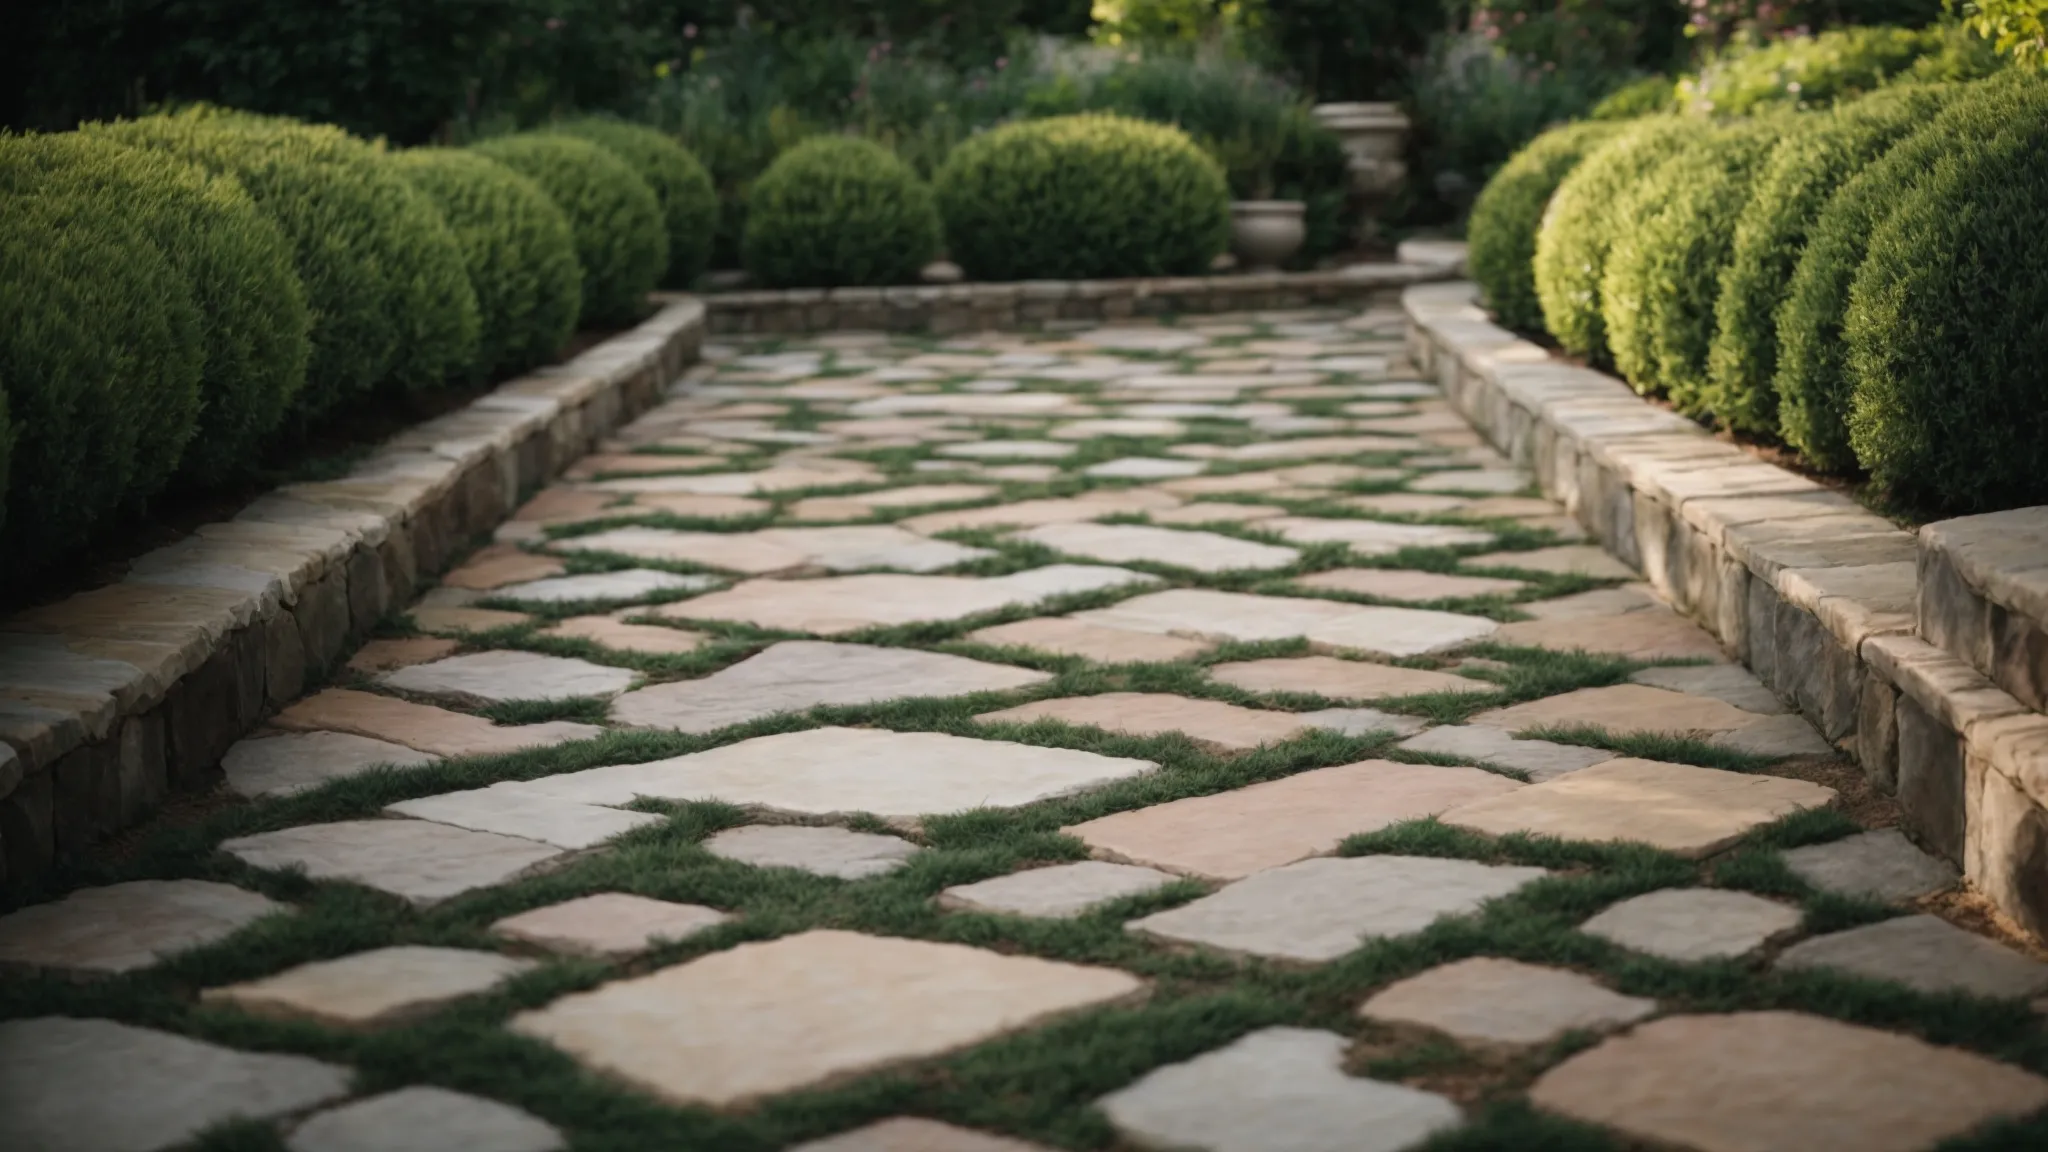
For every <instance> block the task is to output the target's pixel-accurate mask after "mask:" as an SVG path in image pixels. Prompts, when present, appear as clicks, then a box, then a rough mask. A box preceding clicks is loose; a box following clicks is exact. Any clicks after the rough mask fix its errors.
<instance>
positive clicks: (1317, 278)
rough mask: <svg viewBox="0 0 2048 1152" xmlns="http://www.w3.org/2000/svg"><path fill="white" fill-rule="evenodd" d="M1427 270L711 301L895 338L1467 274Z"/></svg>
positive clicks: (810, 292) (1318, 296)
mask: <svg viewBox="0 0 2048 1152" xmlns="http://www.w3.org/2000/svg"><path fill="white" fill-rule="evenodd" d="M1414 251H1416V252H1417V253H1418V254H1419V257H1420V258H1422V259H1423V260H1424V262H1418V263H1399V264H1354V265H1352V266H1350V267H1348V268H1339V269H1335V270H1332V271H1328V272H1266V273H1250V274H1246V275H1243V276H1185V277H1165V278H1159V279H1151V280H1025V281H1019V282H1015V283H1004V284H944V285H939V284H924V285H915V286H904V287H897V288H791V289H786V290H783V291H775V292H724V293H719V294H717V295H712V296H707V297H705V298H704V301H705V305H706V306H707V307H708V308H709V309H710V326H711V331H712V332H715V333H749V334H761V335H768V334H775V333H791V334H795V333H801V332H823V331H829V330H831V329H835V328H853V329H866V330H881V331H889V332H932V333H936V334H939V335H945V334H949V333H954V332H982V331H991V330H995V331H1014V330H1019V329H1036V328H1044V327H1047V326H1049V325H1050V326H1057V325H1058V324H1060V323H1061V322H1063V321H1064V322H1072V323H1077V324H1083V323H1085V324H1094V323H1100V322H1103V321H1107V320H1127V319H1130V318H1132V317H1135V316H1162V315H1168V314H1173V313H1193V312H1254V311H1260V310H1265V309H1277V308H1307V307H1315V306H1319V305H1331V304H1340V305H1341V304H1369V303H1374V302H1382V303H1389V304H1390V303H1392V302H1393V299H1394V293H1395V292H1396V291H1397V290H1399V289H1401V288H1405V287H1407V286H1408V285H1411V284H1420V283H1425V282H1428V281H1432V280H1448V279H1450V278H1451V277H1453V276H1456V275H1457V274H1458V272H1457V268H1456V266H1455V265H1454V264H1449V263H1443V262H1440V254H1438V253H1435V252H1432V251H1427V250H1425V249H1420V248H1418V249H1415V250H1414Z"/></svg>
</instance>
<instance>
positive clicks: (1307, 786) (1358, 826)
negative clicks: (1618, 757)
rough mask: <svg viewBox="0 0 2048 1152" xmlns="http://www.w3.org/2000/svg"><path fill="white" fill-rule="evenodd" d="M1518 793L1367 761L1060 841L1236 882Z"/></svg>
mask: <svg viewBox="0 0 2048 1152" xmlns="http://www.w3.org/2000/svg"><path fill="white" fill-rule="evenodd" d="M1520 787H1522V785H1521V784H1519V783H1517V782H1515V781H1513V780H1509V779H1508V778H1506V777H1504V776H1498V775H1495V774H1494V773H1491V772H1484V771H1481V770H1480V769H1477V768H1439V767H1435V766H1433V765H1428V764H1398V763H1395V762H1393V761H1391V760H1366V761H1363V762H1361V763H1358V764H1345V765H1341V766H1338V767H1334V768H1317V769H1314V770H1312V771H1308V772H1301V773H1297V774H1296V775H1293V776H1288V777H1284V778H1282V779H1279V780H1267V781H1264V782H1262V783H1258V784H1253V785H1250V786H1248V787H1244V788H1238V789H1236V790H1234V791H1230V792H1218V793H1215V794H1213V795H1209V796H1190V797H1187V798H1186V799H1182V800H1174V801H1170V802H1168V803H1165V804H1154V805H1152V806H1151V807H1149V808H1138V809H1134V810H1132V811H1129V812H1117V813H1114V814H1112V815H1109V816H1104V817H1101V818H1099V819H1095V820H1090V821H1088V822H1087V823H1085V824H1076V825H1074V826H1072V827H1070V828H1065V829H1062V831H1064V832H1066V833H1067V834H1068V835H1070V836H1074V837H1076V838H1077V839H1079V840H1080V841H1081V842H1082V843H1084V844H1086V845H1088V847H1089V848H1090V849H1091V850H1093V851H1094V852H1095V853H1096V854H1097V855H1099V856H1103V857H1106V858H1108V859H1111V860H1119V861H1123V862H1125V863H1132V864H1149V865H1151V866H1153V867H1155V868H1164V869H1167V870H1168V871H1172V872H1178V873H1181V874H1183V875H1187V876H1196V877H1200V878H1203V879H1211V880H1236V879H1238V878H1240V877H1244V876H1249V875H1251V874H1252V873H1254V872H1261V871H1264V870H1266V869H1268V868H1277V867H1279V866H1280V865H1282V864H1291V863H1293V862H1294V861H1296V860H1301V859H1303V858H1305V857H1309V856H1319V855H1322V854H1324V853H1328V852H1334V851H1336V850H1337V846H1338V845H1339V844H1341V843H1343V842H1344V839H1345V837H1347V836H1352V835H1356V834H1359V833H1363V832H1377V831H1379V830H1380V829H1382V828H1385V827H1387V826H1388V825H1390V824H1397V823H1400V822H1401V821H1403V820H1414V819H1418V818H1420V817H1424V816H1434V815H1435V814H1437V813H1438V812H1441V811H1443V810H1444V809H1446V808H1453V807H1456V806H1457V805H1459V804H1463V803H1465V802H1466V801H1469V800H1476V799H1478V798H1480V797H1483V796H1497V795H1500V794H1502V793H1505V792H1512V791H1514V790H1515V789H1517V788H1520Z"/></svg>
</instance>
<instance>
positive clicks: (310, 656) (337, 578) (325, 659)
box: [292, 568, 349, 670]
mask: <svg viewBox="0 0 2048 1152" xmlns="http://www.w3.org/2000/svg"><path fill="white" fill-rule="evenodd" d="M292 615H293V616H294V617H296V618H297V620H298V623H299V643H300V644H301V645H302V646H303V647H304V649H305V653H306V666H307V667H308V668H311V669H315V670H322V669H325V668H327V666H328V665H330V664H332V663H333V662H334V661H335V660H336V659H337V658H339V657H340V656H341V651H342V648H343V646H345V645H346V644H347V643H348V628H349V607H348V575H347V573H346V572H344V571H342V570H341V569H338V568H337V569H330V570H329V571H328V573H327V575H325V576H323V577H321V578H320V579H319V580H317V581H315V582H314V583H313V584H311V585H309V586H308V587H307V588H306V590H305V591H304V592H302V593H300V594H299V602H298V603H297V604H296V605H294V606H293V609H292Z"/></svg>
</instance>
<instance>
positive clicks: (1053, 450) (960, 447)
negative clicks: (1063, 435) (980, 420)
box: [938, 440, 1080, 460]
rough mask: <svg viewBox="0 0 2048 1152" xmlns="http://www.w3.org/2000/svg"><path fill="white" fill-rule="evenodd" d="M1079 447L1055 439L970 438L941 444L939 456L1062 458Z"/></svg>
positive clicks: (1024, 458) (986, 458)
mask: <svg viewBox="0 0 2048 1152" xmlns="http://www.w3.org/2000/svg"><path fill="white" fill-rule="evenodd" d="M1079 450H1080V449H1079V447H1078V446H1076V445H1074V444H1069V443H1066V442H1064V441H1055V440H970V441H968V442H966V443H964V444H942V445H940V446H939V448H938V454H939V455H941V456H952V457H958V458H960V459H964V460H1064V459H1066V458H1067V457H1069V456H1072V455H1073V454H1074V453H1075V452H1077V451H1079Z"/></svg>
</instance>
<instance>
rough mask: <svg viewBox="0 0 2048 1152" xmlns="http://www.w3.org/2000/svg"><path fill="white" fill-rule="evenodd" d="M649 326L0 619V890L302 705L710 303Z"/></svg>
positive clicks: (657, 392) (561, 455)
mask: <svg viewBox="0 0 2048 1152" xmlns="http://www.w3.org/2000/svg"><path fill="white" fill-rule="evenodd" d="M659 302H660V304H661V308H660V310H659V311H658V312H656V313H655V315H654V316H653V317H651V318H650V319H648V320H647V321H646V322H644V323H642V324H641V325H640V326H639V327H637V328H634V329H632V330H631V331H629V332H623V333H621V334H619V335H617V336H614V337H612V338H611V339H609V340H606V341H604V342H602V343H600V344H597V345H596V346H594V347H592V348H590V349H588V350H586V351H584V352H582V353H580V354H578V355H577V356H575V357H573V358H571V359H569V360H567V361H564V362H563V363H560V364H555V365H551V366H549V367H546V368H541V369H539V370H537V371H535V372H533V373H532V374H530V375H527V376H523V377H520V378H519V379H516V380H512V381H509V382H507V383H505V384H503V385H501V386H500V387H498V388H496V389H494V390H493V391H492V392H491V393H490V394H489V395H486V396H483V397H480V398H479V399H477V400H476V401H474V402H473V403H471V404H469V405H468V406H466V407H464V408H462V409H459V410H457V411H454V412H450V413H447V414H446V415H443V416H439V417H436V418H435V419H432V420H428V421H426V422H424V423H422V424H420V425H418V426H417V427H414V428H412V429H410V430H409V431H407V432H405V433H403V434H401V435H399V436H397V437H395V438H393V439H392V440H390V441H389V442H387V443H386V444H384V445H383V446H382V447H381V448H379V449H377V451H375V452H374V453H372V454H370V455H369V456H368V457H366V458H364V459H363V460H362V461H361V462H359V463H358V464H356V466H355V467H354V468H352V469H350V471H349V473H348V475H346V476H343V477H341V478H340V479H336V480H330V481H321V482H315V483H306V484H291V485H287V486H285V487H283V488H280V489H278V490H277V491H275V492H272V493H270V494H269V495H266V496H264V497H262V498H260V499H258V500H257V501H255V502H254V503H252V504H250V505H249V506H248V507H247V508H244V509H243V510H242V511H241V512H240V513H238V514H237V515H236V516H235V517H234V518H233V519H232V520H229V521H226V522H224V523H219V524H208V525H206V526H204V527H201V528H199V529H197V530H196V531H194V532H193V533H192V534H191V535H190V536H188V537H186V538H185V539H182V540H179V541H178V542H177V543H175V544H172V545H170V546H168V547H165V548H161V549H158V550H157V551H155V552H151V553H149V554H147V555H144V556H142V557H141V558H139V559H137V560H136V561H135V562H134V564H133V565H132V567H131V569H130V571H129V572H128V574H127V575H126V576H125V577H124V578H123V579H122V580H120V581H119V582H117V583H113V584H108V585H106V586H105V587H102V588H95V589H93V590H91V591H88V592H82V593H80V594H78V595H76V596H72V597H70V598H68V599H65V600H61V601H57V602H55V603H51V604H47V605H43V606H41V607H38V608H34V609H31V610H28V611H25V612H19V613H16V614H14V615H12V616H9V617H7V618H6V619H4V620H0V885H9V884H14V885H18V884H21V883H25V882H29V881H32V880H33V879H34V878H35V877H37V876H39V875H41V874H42V873H44V872H45V871H47V870H48V869H49V868H50V867H51V865H52V863H53V862H55V861H57V860H60V859H65V858H70V857H75V856H76V855H78V854H79V853H80V852H81V851H82V850H83V849H85V848H86V847H88V846H90V845H91V844H92V842H93V841H95V840H97V839H98V838H100V837H102V836H104V835H106V834H108V833H110V832H113V831H115V830H117V829H120V828H123V827H126V826H128V825H130V824H133V823H135V822H136V821H137V820H139V819H140V818H141V817H142V816H143V814H144V813H146V812H147V811H149V810H150V809H151V808H152V807H154V806H155V805H156V804H157V803H158V802H159V801H160V800H161V799H162V798H163V796H164V795H165V794H166V793H167V792H168V791H169V790H170V789H173V788H177V787H180V786H181V785H186V784H190V783H193V782H195V781H196V780H197V779H198V778H199V775H200V774H201V773H204V772H206V771H207V770H209V769H211V768H212V767H213V766H214V765H215V764H218V763H219V762H220V759H221V756H222V754H223V753H225V752H226V751H227V749H228V747H229V745H231V744H233V743H234V742H235V741H236V740H238V739H240V738H241V737H242V736H243V735H244V734H246V733H247V732H248V731H249V730H250V729H252V728H254V727H255V726H256V724H257V722H258V721H259V720H261V719H262V718H263V716H264V715H265V714H267V713H268V712H269V711H270V710H271V709H273V708H275V707H278V706H281V705H283V704H288V703H290V702H291V701H292V700H294V699H296V698H297V697H298V696H299V693H300V691H301V688H302V687H303V686H304V685H305V684H306V683H307V682H308V678H309V677H312V676H317V675H319V674H320V673H322V672H324V671H325V670H326V669H327V668H329V667H330V666H331V665H332V664H333V663H334V662H335V661H336V660H337V659H338V658H340V657H341V656H342V655H343V654H344V653H346V652H348V651H349V650H350V649H351V648H352V646H353V644H354V643H355V642H356V641H357V640H359V639H360V638H361V637H362V636H363V635H364V634H365V633H367V632H368V630H369V629H370V628H371V627H373V626H374V625H375V624H376V623H377V622H378V621H379V620H380V619H382V618H383V617H384V616H385V614H386V613H388V612H389V611H391V610H392V609H394V608H397V607H400V606H403V605H405V604H409V603H411V602H412V599H413V596H414V594H415V591H416V589H417V587H418V586H419V584H420V583H421V582H422V581H423V579H425V578H429V577H432V576H434V575H436V574H438V573H439V572H440V571H441V570H442V569H443V568H445V567H447V565H448V563H449V562H450V560H452V559H453V558H454V557H455V556H456V555H458V554H459V553H460V552H462V551H463V550H464V549H465V548H466V547H467V546H468V544H469V542H470V540H471V538H472V537H474V536H475V535H477V534H479V533H483V532H488V531H490V530H491V529H493V528H494V527H496V526H497V524H498V523H499V521H501V520H503V519H504V518H505V517H506V516H507V515H509V514H510V513H511V512H512V511H513V510H514V509H515V508H517V507H518V506H519V503H520V501H521V500H522V499H523V498H524V496H525V495H526V494H528V493H530V492H532V491H533V490H534V489H536V488H538V487H540V486H541V485H542V484H544V483H546V482H547V481H549V480H551V479H552V478H554V477H555V476H556V475H557V474H558V473H560V472H561V471H562V470H563V469H564V468H567V467H568V466H569V465H570V464H571V463H573V462H574V461H576V460H577V459H578V458H580V457H582V456H583V455H585V454H586V453H588V452H590V451H591V450H592V449H593V448H595V447H596V446H597V445H598V443H599V442H600V441H601V440H602V439H603V438H604V437H605V436H606V435H608V434H609V433H610V432H611V431H612V430H613V429H614V428H616V427H618V426H619V425H621V424H623V423H625V422H626V421H628V420H630V419H631V418H633V417H634V416H635V415H637V414H639V413H640V412H642V411H644V410H646V409H648V408H650V407H652V406H654V404H655V403H656V402H658V401H659V400H660V399H661V396H662V393H663V391H664V390H665V389H666V388H667V386H668V385H669V384H670V382H672V381H674V380H675V379H677V378H678V377H679V376H681V375H682V374H683V372H684V370H685V369H687V368H688V367H689V366H690V365H691V364H693V363H695V361H696V360H697V356H698V352H699V349H700V347H701V345H702V342H703V338H704V327H705V323H704V317H705V309H704V305H703V303H702V302H701V301H699V300H696V299H694V298H690V297H681V296H669V297H662V298H659Z"/></svg>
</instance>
